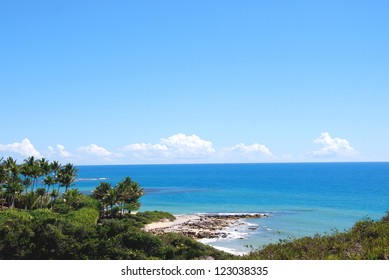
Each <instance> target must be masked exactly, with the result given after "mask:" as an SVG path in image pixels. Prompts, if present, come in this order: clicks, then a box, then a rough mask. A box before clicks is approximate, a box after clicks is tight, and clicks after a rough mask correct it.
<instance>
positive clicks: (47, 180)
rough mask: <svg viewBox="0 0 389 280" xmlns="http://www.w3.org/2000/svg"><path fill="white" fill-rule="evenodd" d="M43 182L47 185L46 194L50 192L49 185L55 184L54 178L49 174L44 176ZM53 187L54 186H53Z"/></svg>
mask: <svg viewBox="0 0 389 280" xmlns="http://www.w3.org/2000/svg"><path fill="white" fill-rule="evenodd" d="M42 182H43V184H45V185H46V186H47V190H46V195H47V194H49V192H50V187H51V186H54V185H55V183H56V182H55V179H54V178H53V177H51V176H50V175H48V176H46V177H45V178H44V179H43V181H42ZM53 189H54V187H53Z"/></svg>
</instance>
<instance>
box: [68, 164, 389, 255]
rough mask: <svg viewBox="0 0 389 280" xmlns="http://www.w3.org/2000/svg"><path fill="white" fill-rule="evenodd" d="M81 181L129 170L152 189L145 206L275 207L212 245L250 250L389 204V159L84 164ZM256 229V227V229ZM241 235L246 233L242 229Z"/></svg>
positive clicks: (92, 182)
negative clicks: (265, 214) (289, 162)
mask: <svg viewBox="0 0 389 280" xmlns="http://www.w3.org/2000/svg"><path fill="white" fill-rule="evenodd" d="M78 170H79V179H80V181H78V182H77V184H76V186H75V187H77V188H78V189H79V190H80V191H82V192H85V193H90V192H91V190H92V189H93V188H94V187H95V186H97V185H98V184H99V181H108V182H111V183H112V184H115V183H117V182H118V181H120V180H121V179H122V178H123V177H125V176H130V177H131V178H132V179H133V180H135V181H137V182H138V183H139V184H140V185H141V186H142V187H143V188H145V190H146V195H145V196H144V197H143V198H142V200H141V202H142V208H141V211H145V210H162V211H168V212H171V213H174V214H188V213H247V212H249V213H251V212H255V213H257V212H259V213H269V214H270V217H269V218H266V219H252V220H248V221H247V222H248V223H251V224H255V225H258V228H257V229H256V230H253V229H248V226H247V225H242V226H240V228H235V229H236V231H235V229H233V232H232V236H234V237H235V238H228V239H223V240H216V241H215V240H212V243H210V244H212V245H214V246H220V247H227V248H229V249H231V250H235V251H238V252H247V251H248V250H249V249H248V247H251V246H252V247H254V248H256V247H258V246H261V245H264V244H267V243H270V242H276V241H278V240H279V239H285V238H289V237H299V236H306V235H313V234H314V233H325V232H327V233H329V232H331V230H332V229H334V228H336V229H338V230H340V231H341V230H344V229H347V228H349V227H351V226H352V225H353V224H354V223H355V222H356V221H357V220H360V219H363V218H365V217H370V218H372V219H379V218H381V217H382V216H384V215H385V213H386V211H387V210H389V163H295V164H193V165H120V166H112V165H111V166H79V167H78ZM251 228H253V227H251ZM240 233H242V235H239V234H240Z"/></svg>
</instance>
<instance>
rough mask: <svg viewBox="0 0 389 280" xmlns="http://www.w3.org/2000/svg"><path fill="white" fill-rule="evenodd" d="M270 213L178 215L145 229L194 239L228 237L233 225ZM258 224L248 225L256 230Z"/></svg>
mask: <svg viewBox="0 0 389 280" xmlns="http://www.w3.org/2000/svg"><path fill="white" fill-rule="evenodd" d="M266 217H268V214H263V213H255V214H196V215H181V216H176V220H175V221H168V220H167V221H162V222H157V223H152V224H150V225H147V226H146V227H145V228H144V229H145V230H146V231H148V232H150V233H153V234H160V233H167V232H174V233H180V234H182V235H185V236H187V237H191V238H194V239H204V238H207V239H212V238H227V237H228V236H229V235H230V233H229V232H228V231H227V229H228V228H231V227H232V226H239V225H244V224H245V220H246V219H258V218H266ZM257 227H258V226H251V227H248V229H249V230H256V229H257Z"/></svg>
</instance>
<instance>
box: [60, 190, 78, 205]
mask: <svg viewBox="0 0 389 280" xmlns="http://www.w3.org/2000/svg"><path fill="white" fill-rule="evenodd" d="M80 197H81V193H80V192H79V190H78V189H71V190H68V191H67V192H66V193H64V194H63V198H64V201H65V204H66V205H68V206H69V207H71V208H73V209H75V208H77V207H78V204H79V203H80Z"/></svg>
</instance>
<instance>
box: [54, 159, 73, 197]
mask: <svg viewBox="0 0 389 280" xmlns="http://www.w3.org/2000/svg"><path fill="white" fill-rule="evenodd" d="M76 176H77V169H76V168H75V167H74V166H73V164H71V163H68V164H66V165H65V166H63V167H62V168H61V169H60V171H59V173H58V182H59V184H60V186H63V187H65V193H67V192H68V190H69V187H70V186H71V185H73V184H74V182H75V180H76Z"/></svg>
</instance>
